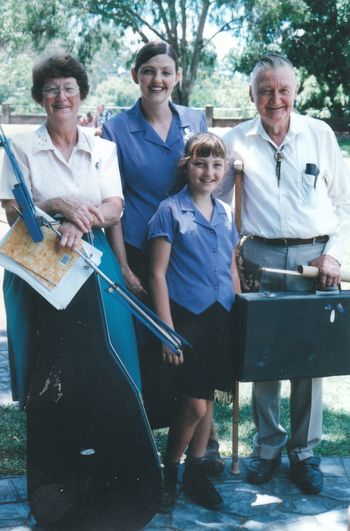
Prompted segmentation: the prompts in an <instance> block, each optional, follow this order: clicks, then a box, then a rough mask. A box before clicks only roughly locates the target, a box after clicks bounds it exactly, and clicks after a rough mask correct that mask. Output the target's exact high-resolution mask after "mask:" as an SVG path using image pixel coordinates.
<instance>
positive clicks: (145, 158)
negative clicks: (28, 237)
mask: <svg viewBox="0 0 350 531" xmlns="http://www.w3.org/2000/svg"><path fill="white" fill-rule="evenodd" d="M170 107H171V110H172V112H173V120H172V123H171V127H170V130H169V134H168V137H167V139H166V141H165V142H164V141H163V140H162V139H161V138H160V137H159V136H158V134H157V133H156V131H155V130H154V129H153V128H152V127H151V125H150V124H149V123H148V122H147V120H146V119H145V117H144V114H143V112H142V109H141V100H138V101H137V102H136V104H135V105H134V106H133V107H132V108H131V109H129V110H127V111H125V112H123V113H120V114H118V115H117V116H114V117H113V118H112V119H111V120H108V121H107V122H105V123H104V125H103V137H104V138H106V139H108V140H112V141H114V142H115V143H116V145H117V153H118V161H119V168H120V174H121V178H122V183H123V191H124V197H125V213H124V216H123V218H122V223H123V230H124V238H125V241H126V242H127V243H129V244H130V245H133V246H134V247H137V248H139V249H144V247H145V246H146V244H147V233H148V221H149V220H150V218H151V217H152V215H153V214H154V212H155V211H156V209H157V207H158V205H159V203H160V202H161V201H162V200H163V199H165V198H166V197H167V195H169V190H170V188H171V185H172V184H173V180H174V178H175V173H176V168H177V165H178V161H179V159H180V157H181V156H182V155H183V151H184V145H185V142H186V140H187V139H188V138H189V137H190V136H192V135H193V134H195V133H199V132H205V131H207V124H206V121H205V116H204V113H203V112H201V111H196V110H193V109H189V108H188V107H183V106H181V105H174V104H172V103H170Z"/></svg>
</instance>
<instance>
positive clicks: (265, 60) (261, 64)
mask: <svg viewBox="0 0 350 531" xmlns="http://www.w3.org/2000/svg"><path fill="white" fill-rule="evenodd" d="M277 68H289V69H290V71H291V72H292V73H293V76H294V77H295V72H294V68H293V64H292V63H291V61H290V60H289V59H287V57H283V55H279V54H278V53H267V54H266V55H264V56H263V57H261V59H259V61H258V62H257V63H256V64H255V66H254V68H253V70H252V73H251V75H250V85H251V87H252V88H253V89H255V83H256V78H257V77H258V75H259V74H260V72H262V71H263V70H266V69H271V70H274V69H277ZM295 83H296V84H297V79H296V78H295Z"/></svg>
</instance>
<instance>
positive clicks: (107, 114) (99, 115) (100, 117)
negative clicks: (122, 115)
mask: <svg viewBox="0 0 350 531" xmlns="http://www.w3.org/2000/svg"><path fill="white" fill-rule="evenodd" d="M111 116H112V113H111V111H107V110H106V109H105V106H104V105H103V103H99V104H98V105H97V107H96V114H95V117H94V119H93V126H94V127H96V129H97V131H96V133H95V134H96V136H101V135H102V126H103V124H104V123H105V122H106V121H107V120H109V119H110V118H111Z"/></svg>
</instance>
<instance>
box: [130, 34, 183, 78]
mask: <svg viewBox="0 0 350 531" xmlns="http://www.w3.org/2000/svg"><path fill="white" fill-rule="evenodd" d="M161 54H164V55H168V56H169V57H171V59H172V60H173V61H174V63H175V69H176V72H177V71H178V69H179V58H178V55H177V53H176V51H175V50H174V48H173V47H172V46H171V45H170V44H168V43H167V42H163V41H149V42H147V43H146V44H145V45H144V46H142V48H141V49H140V50H139V51H138V52H137V55H136V58H135V66H134V68H135V71H136V72H138V69H139V68H140V66H142V65H143V64H144V63H147V61H149V60H150V59H152V57H154V56H155V55H161Z"/></svg>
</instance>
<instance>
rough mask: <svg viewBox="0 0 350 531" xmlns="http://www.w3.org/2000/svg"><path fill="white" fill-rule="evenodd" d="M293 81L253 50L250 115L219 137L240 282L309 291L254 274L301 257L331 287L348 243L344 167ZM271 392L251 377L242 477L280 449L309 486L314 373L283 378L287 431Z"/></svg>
mask: <svg viewBox="0 0 350 531" xmlns="http://www.w3.org/2000/svg"><path fill="white" fill-rule="evenodd" d="M297 88H298V87H297V81H296V77H295V73H294V70H293V65H292V64H291V62H290V61H289V60H288V59H287V58H285V57H282V56H281V55H278V54H273V53H270V54H267V55H266V56H264V57H262V58H261V59H260V60H259V61H258V62H257V64H256V65H255V67H254V69H253V71H252V75H251V84H250V97H251V99H252V101H253V102H254V103H255V105H256V108H257V111H258V113H259V114H258V116H257V117H256V118H254V119H253V120H249V121H247V122H244V123H242V124H240V125H238V126H236V127H234V128H233V129H231V131H229V132H228V133H227V134H226V135H225V137H224V141H225V143H226V146H227V149H228V152H229V155H230V156H231V157H232V161H234V160H236V159H240V160H241V161H243V164H244V177H243V204H242V220H241V221H242V235H243V236H244V237H245V238H244V242H243V244H242V246H241V256H242V259H243V274H244V277H245V284H246V288H247V289H251V290H252V291H259V290H261V291H312V290H313V281H312V280H310V279H306V278H300V277H287V276H283V275H268V274H264V273H263V274H261V271H260V270H259V267H260V266H261V265H264V266H267V267H272V268H277V269H293V270H296V269H297V266H298V265H299V264H310V265H313V266H316V267H318V268H319V270H320V276H319V284H320V287H321V288H332V287H335V286H338V284H339V282H340V264H341V262H342V258H343V256H344V252H345V251H346V249H347V248H348V247H349V243H350V241H349V240H350V178H349V173H348V171H347V168H346V166H345V163H344V161H343V158H342V156H341V152H340V149H339V147H338V144H337V141H336V138H335V135H334V133H333V132H332V130H331V128H330V127H329V126H328V125H327V124H326V123H324V122H322V121H320V120H316V119H314V118H310V117H308V116H301V115H300V114H297V113H296V112H293V109H294V103H295V99H296V96H297ZM228 182H229V183H230V184H231V187H232V186H233V165H232V167H231V169H230V171H229V172H228V174H227V177H226V185H225V186H224V188H226V190H227V188H228V187H227V183H228ZM276 326H278V323H276ZM267 376H268V375H267ZM280 398H281V382H279V381H273V382H270V381H262V382H256V383H254V384H253V415H254V420H255V424H256V428H257V433H256V434H255V436H254V439H253V458H252V459H251V461H250V463H249V465H248V476H247V477H248V481H250V482H251V483H255V484H262V483H265V482H267V481H269V480H270V479H271V476H272V474H273V472H274V470H275V469H276V467H277V466H278V464H279V463H280V459H281V452H282V450H283V448H284V447H286V448H287V452H288V457H289V460H290V466H291V469H290V478H291V481H292V482H293V483H295V484H296V485H297V486H298V487H299V488H300V489H301V490H302V491H304V492H305V493H308V494H317V493H319V492H320V491H321V490H322V487H323V474H322V471H321V470H320V458H319V457H315V456H314V455H313V449H314V448H315V447H316V446H317V444H318V443H319V442H320V440H321V435H322V379H321V378H304V379H303V378H301V379H296V380H293V381H291V394H290V413H291V435H290V437H289V438H288V436H287V432H286V430H285V429H284V427H282V426H281V424H280Z"/></svg>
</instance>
